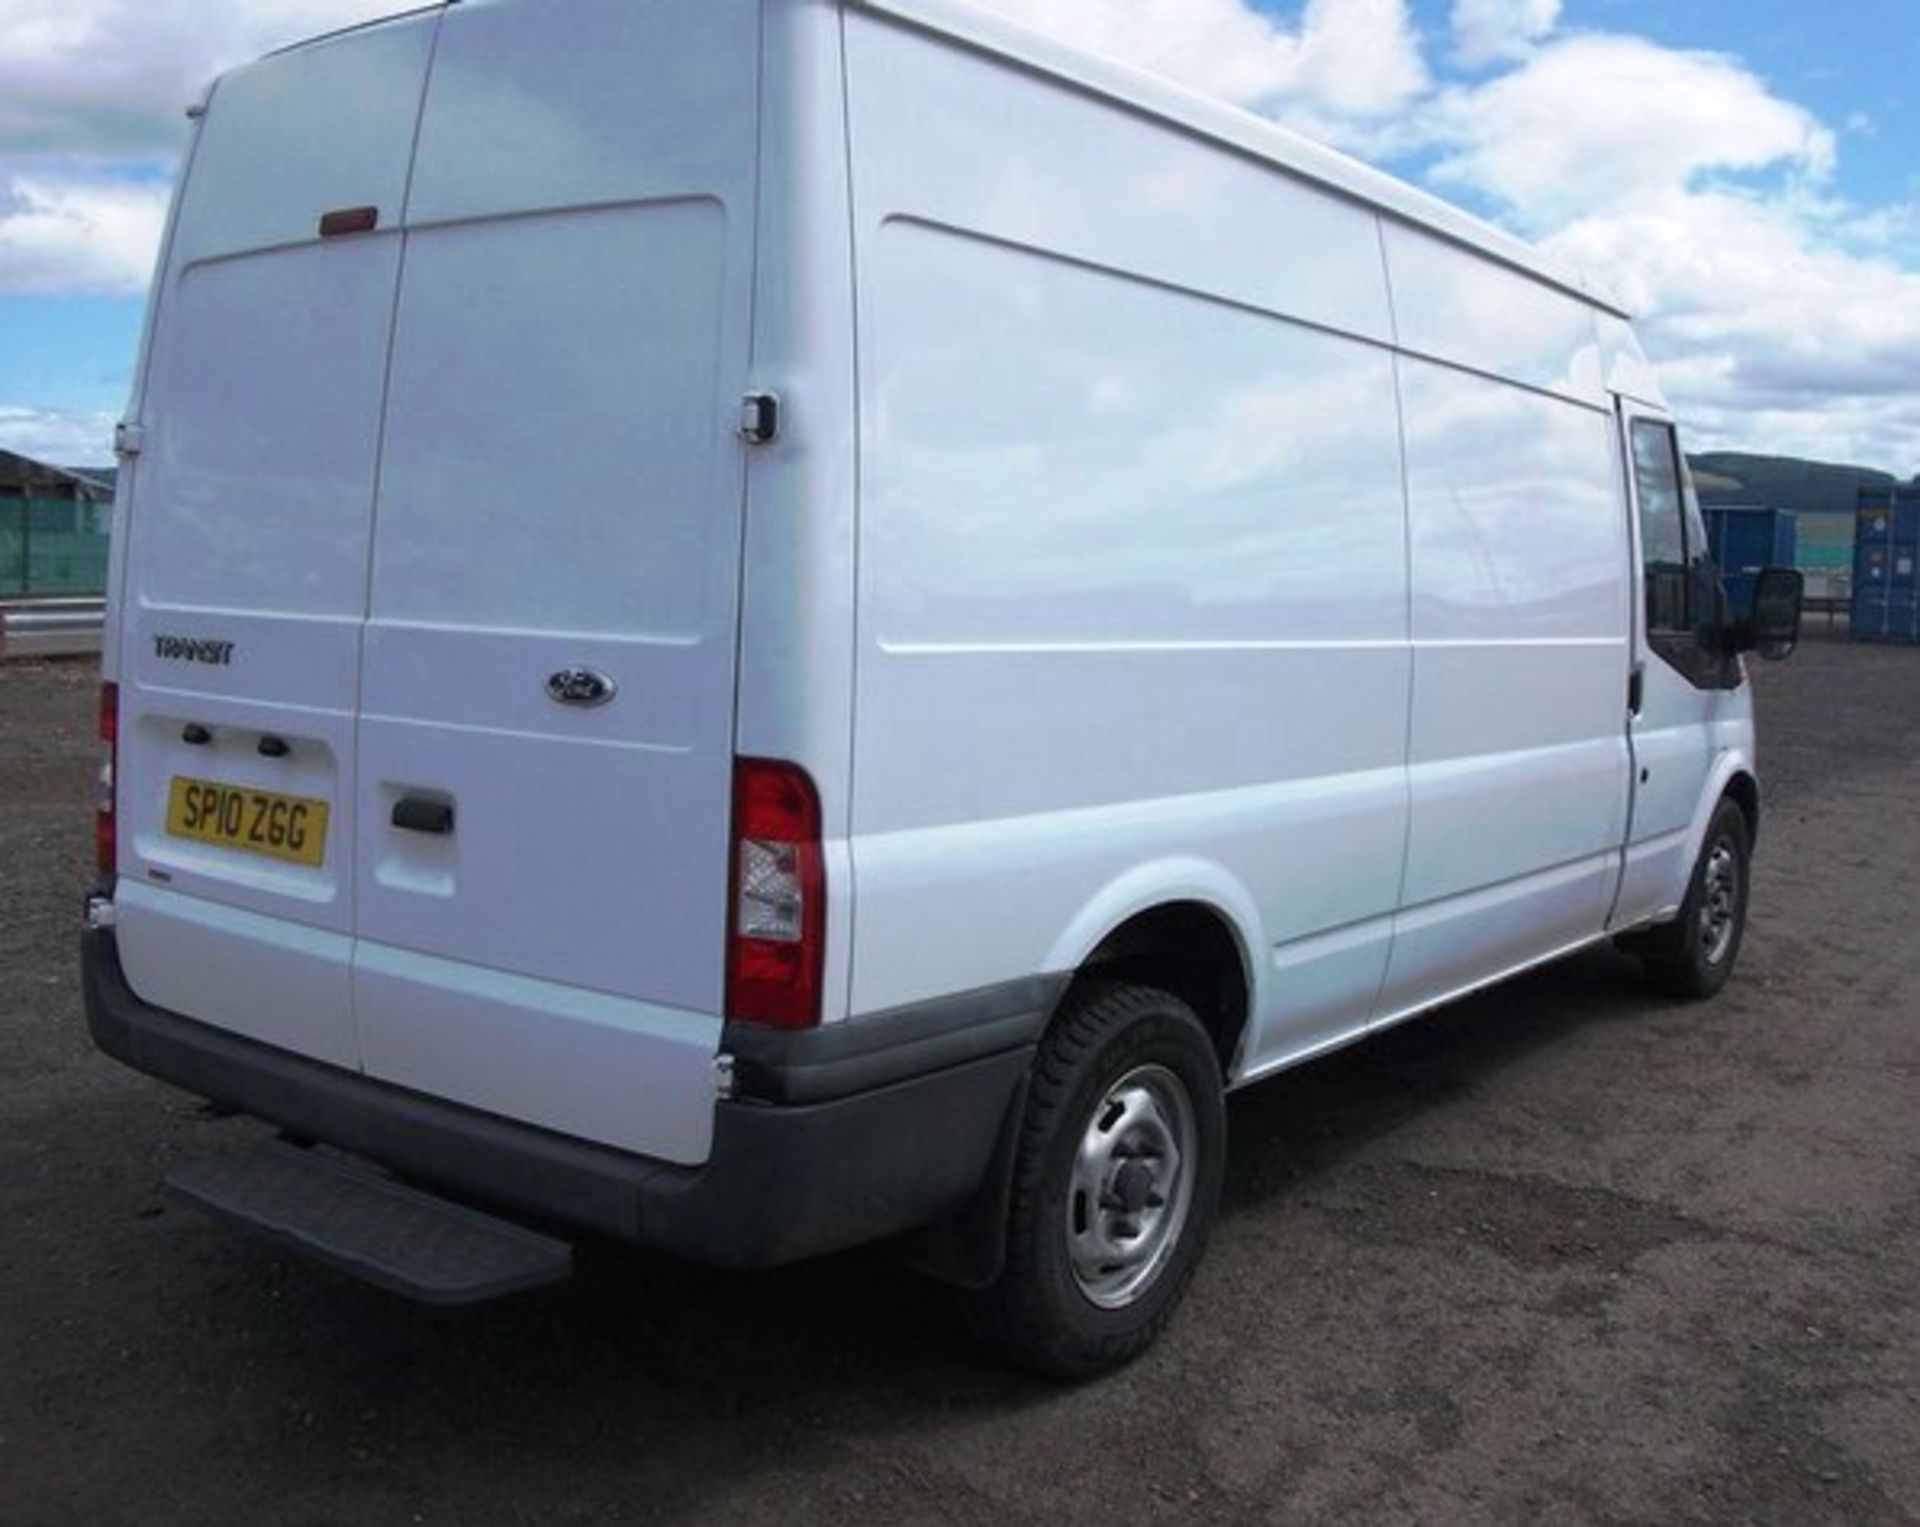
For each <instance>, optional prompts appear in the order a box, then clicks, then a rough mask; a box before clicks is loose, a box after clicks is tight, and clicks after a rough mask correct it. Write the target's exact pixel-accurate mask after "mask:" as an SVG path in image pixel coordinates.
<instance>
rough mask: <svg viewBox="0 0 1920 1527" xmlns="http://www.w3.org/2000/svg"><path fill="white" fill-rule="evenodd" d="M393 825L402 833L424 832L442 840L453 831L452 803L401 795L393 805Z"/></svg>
mask: <svg viewBox="0 0 1920 1527" xmlns="http://www.w3.org/2000/svg"><path fill="white" fill-rule="evenodd" d="M393 825H394V826H395V827H398V828H399V829H400V830H401V831H402V832H424V833H429V834H431V835H432V836H434V837H437V838H444V837H446V836H447V835H448V834H450V833H451V832H452V831H453V803H452V802H451V801H430V800H428V799H426V798H425V797H424V796H419V795H403V796H402V797H401V798H400V799H399V800H397V801H395V802H394V803H393Z"/></svg>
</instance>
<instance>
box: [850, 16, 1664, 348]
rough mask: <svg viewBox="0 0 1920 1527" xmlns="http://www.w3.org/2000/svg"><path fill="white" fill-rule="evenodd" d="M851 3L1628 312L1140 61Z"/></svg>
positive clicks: (1348, 162) (1478, 227)
mask: <svg viewBox="0 0 1920 1527" xmlns="http://www.w3.org/2000/svg"><path fill="white" fill-rule="evenodd" d="M850 3H852V4H854V5H858V6H863V7H864V8H866V9H867V10H870V11H875V12H878V13H880V14H883V15H887V16H892V17H895V18H897V19H898V20H901V21H904V22H907V23H909V24H911V25H914V26H918V27H921V28H924V29H925V30H927V31H931V32H938V33H940V34H942V35H944V36H947V37H951V38H953V39H955V40H956V41H958V42H961V43H964V44H966V45H968V46H970V47H975V48H978V49H981V50H982V51H984V52H988V53H993V54H996V55H998V56H1000V57H1003V58H1007V59H1011V60H1012V61H1014V62H1016V63H1018V64H1021V65H1023V66H1024V67H1027V68H1030V69H1034V70H1038V71H1039V72H1041V73H1044V74H1049V75H1052V76H1054V77H1055V78H1058V79H1061V80H1064V81H1065V82H1067V83H1068V84H1070V85H1073V86H1075V87H1076V88H1078V89H1081V90H1085V91H1088V92H1090V93H1092V94H1095V95H1100V96H1105V97H1107V98H1108V99H1110V100H1113V101H1117V102H1119V103H1120V104H1121V105H1124V106H1127V107H1130V108H1132V109H1133V110H1135V111H1139V112H1143V113H1146V114H1147V115H1149V116H1154V117H1158V118H1160V119H1162V120H1163V121H1166V122H1170V123H1172V124H1174V125H1176V126H1178V127H1182V128H1185V129H1186V130H1187V131H1189V132H1192V133H1195V134H1197V135H1199V136H1200V137H1204V138H1210V139H1212V140H1213V141H1214V142H1216V143H1221V144H1224V145H1225V146H1227V147H1228V148H1231V149H1234V150H1237V151H1238V152H1240V153H1243V154H1248V155H1251V156H1252V157H1254V158H1256V159H1261V160H1264V161H1266V162H1267V163H1269V164H1273V165H1277V166H1279V167H1280V168H1281V169H1283V170H1286V171H1288V172H1289V173H1291V174H1294V175H1298V176H1300V177H1302V178H1304V179H1307V180H1311V181H1313V182H1315V183H1316V184H1318V185H1321V186H1325V187H1326V188H1327V189H1329V190H1331V191H1334V192H1335V193H1337V194H1339V195H1342V196H1346V197H1349V198H1351V199H1353V200H1355V201H1359V202H1364V203H1365V204H1367V205H1368V206H1370V207H1374V208H1377V209H1378V210H1379V211H1381V212H1384V213H1386V214H1387V215H1388V216H1391V217H1395V218H1398V219H1399V220H1400V221H1402V222H1404V223H1408V224H1411V225H1413V226H1414V227H1416V228H1421V229H1425V230H1426V231H1427V232H1429V233H1433V234H1436V235H1438V236H1439V237H1440V238H1443V239H1446V240H1448V241H1450V242H1452V243H1455V244H1461V245H1465V246H1466V247H1467V248H1469V249H1472V250H1474V251H1476V252H1478V253H1480V254H1483V255H1485V256H1487V257H1488V258H1490V259H1493V260H1496V261H1498V262H1499V263H1500V264H1502V265H1506V266H1510V267H1512V268H1513V269H1515V270H1518V271H1522V272H1524V273H1525V274H1527V275H1529V276H1532V277H1533V278H1534V279H1536V280H1538V281H1542V282H1545V283H1546V284H1547V285H1549V286H1552V287H1556V288H1558V289H1559V290H1561V291H1564V292H1567V293H1569V294H1570V295H1572V296H1574V297H1577V298H1579V299H1580V300H1581V301H1582V302H1586V303H1590V304H1592V305H1593V306H1595V307H1598V308H1603V309H1605V310H1606V311H1607V312H1609V313H1612V314H1614V315H1616V316H1618V317H1620V318H1627V317H1630V316H1631V315H1630V314H1629V313H1628V312H1627V311H1626V309H1624V308H1622V307H1620V306H1619V305H1618V304H1617V303H1616V302H1614V301H1613V300H1612V299H1610V298H1608V297H1606V296H1605V295H1603V294H1601V293H1599V292H1596V291H1595V290H1594V289H1593V288H1592V286H1591V285H1590V284H1589V283H1588V282H1587V281H1586V280H1585V279H1584V278H1583V277H1582V276H1580V275H1579V274H1576V273H1574V272H1572V271H1570V270H1568V269H1567V268H1565V267H1564V266H1561V265H1560V264H1558V263H1557V262H1555V261H1552V260H1549V259H1548V258H1547V257H1546V256H1545V255H1543V254H1542V253H1541V252H1540V251H1539V250H1537V249H1535V248H1534V247H1533V246H1532V245H1531V244H1528V243H1527V242H1526V241H1525V240H1523V239H1518V238H1515V237H1514V236H1513V235H1512V234H1510V233H1506V232H1503V231H1502V230H1501V229H1498V228H1496V227H1494V226H1493V225H1492V224H1490V223H1486V222H1483V221H1482V220H1481V219H1479V218H1477V217H1474V216H1472V215H1471V214H1469V213H1466V212H1462V211H1461V210H1460V209H1459V208H1458V207H1454V206H1451V205H1449V204H1448V203H1446V202H1444V201H1441V200H1440V199H1439V198H1438V197H1436V196H1430V195H1428V194H1427V193H1426V192H1425V191H1421V190H1417V189H1415V188H1414V187H1413V186H1410V185H1408V184H1407V183H1406V182H1405V181H1401V180H1396V179H1395V178H1394V177H1393V176H1391V175H1388V174H1386V173H1384V172H1383V171H1380V170H1376V169H1374V168H1373V167H1372V166H1370V165H1366V164H1362V163H1361V162H1360V161H1359V160H1357V159H1353V158H1349V157H1348V156H1347V155H1345V154H1342V153H1339V152H1337V151H1335V150H1333V149H1330V148H1327V147H1326V146H1325V145H1323V144H1319V143H1315V142H1313V141H1312V140H1311V139H1309V138H1304V137H1302V136H1301V135H1300V134H1298V133H1295V132H1292V131H1290V130H1289V129H1287V128H1284V127H1281V126H1279V125H1278V124H1277V123H1274V122H1270V121H1268V120H1267V119H1266V118H1264V117H1258V116H1255V115H1254V114H1253V113H1252V112H1248V111H1242V110H1240V109H1239V108H1238V107H1235V106H1228V105H1226V104H1224V103H1223V102H1220V101H1215V100H1212V99H1210V98H1208V97H1206V96H1203V95H1199V94H1197V93H1196V92H1194V91H1191V90H1188V89H1186V88H1184V87H1182V86H1180V85H1176V84H1174V83H1172V82H1171V81H1169V80H1165V79H1162V78H1160V77H1159V76H1158V75H1154V74H1149V73H1147V72H1146V71H1145V70H1142V69H1136V68H1133V67H1131V66H1130V65H1127V64H1122V63H1118V62H1115V61H1113V60H1111V59H1105V58H1100V57H1098V56H1096V55H1094V54H1090V53H1086V52H1083V51H1081V50H1080V49H1078V48H1074V47H1071V46H1069V45H1067V44H1065V43H1060V42H1056V41H1054V40H1053V39H1051V38H1048V37H1044V36H1042V35H1040V34H1039V33H1037V32H1031V31H1029V30H1027V29H1026V28H1025V27H1022V26H1019V25H1017V24H1015V23H1013V22H1010V21H1006V20H1003V19H1002V18H1000V17H999V16H996V15H993V14H991V13H989V12H986V11H983V10H980V9H978V8H977V7H975V6H973V5H970V4H967V3H965V0H850Z"/></svg>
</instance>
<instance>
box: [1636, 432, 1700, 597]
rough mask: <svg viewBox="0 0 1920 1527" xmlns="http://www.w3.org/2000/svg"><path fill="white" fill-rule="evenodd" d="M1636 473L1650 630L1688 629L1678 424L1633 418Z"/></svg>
mask: <svg viewBox="0 0 1920 1527" xmlns="http://www.w3.org/2000/svg"><path fill="white" fill-rule="evenodd" d="M1633 475H1634V482H1635V485H1636V487H1637V488H1638V490H1639V497H1640V557H1641V561H1642V563H1643V565H1644V566H1645V568H1646V576H1647V630H1648V631H1649V632H1659V633H1662V634H1668V635H1685V634H1688V633H1689V631H1690V627H1689V625H1688V622H1687V535H1686V509H1685V502H1684V500H1683V499H1682V497H1681V494H1680V466H1679V452H1678V450H1677V448H1676V444H1675V441H1674V434H1673V427H1672V426H1671V425H1667V424H1660V423H1656V422H1655V421H1654V420H1652V419H1635V420H1634V421H1633Z"/></svg>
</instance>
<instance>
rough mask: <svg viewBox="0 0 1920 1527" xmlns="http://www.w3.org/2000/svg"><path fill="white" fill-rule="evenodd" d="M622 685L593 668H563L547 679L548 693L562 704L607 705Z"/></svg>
mask: <svg viewBox="0 0 1920 1527" xmlns="http://www.w3.org/2000/svg"><path fill="white" fill-rule="evenodd" d="M619 692H620V686H619V685H618V684H616V683H614V682H613V680H612V679H610V678H608V677H607V676H606V675H605V674H604V673H601V672H599V671H598V670H596V669H592V668H562V669H561V670H560V671H559V672H558V673H556V674H553V675H552V676H551V677H549V678H548V680H547V694H548V696H549V697H550V698H552V699H553V700H556V701H558V702H559V703H560V704H561V705H583V706H589V707H591V706H595V705H605V704H606V703H607V702H608V701H609V700H611V699H612V698H613V697H614V696H615V695H617V694H618V693H619Z"/></svg>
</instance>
